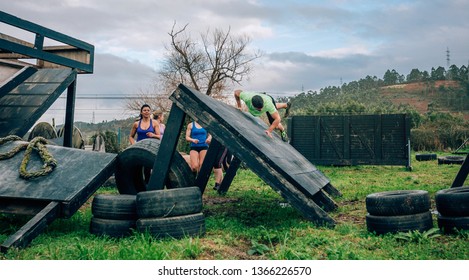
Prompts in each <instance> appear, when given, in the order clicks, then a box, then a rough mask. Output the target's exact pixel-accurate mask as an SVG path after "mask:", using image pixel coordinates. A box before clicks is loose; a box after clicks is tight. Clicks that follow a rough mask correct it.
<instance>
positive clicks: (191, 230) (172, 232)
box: [137, 213, 205, 238]
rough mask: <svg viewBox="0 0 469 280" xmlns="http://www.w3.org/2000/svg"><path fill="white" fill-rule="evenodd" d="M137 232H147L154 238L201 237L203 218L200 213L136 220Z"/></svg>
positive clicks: (203, 226) (203, 229) (203, 224)
mask: <svg viewBox="0 0 469 280" xmlns="http://www.w3.org/2000/svg"><path fill="white" fill-rule="evenodd" d="M137 230H138V231H139V232H148V233H149V234H151V235H152V236H154V237H159V238H164V237H173V238H183V237H187V236H194V237H195V236H203V235H204V234H205V217H204V214H202V213H197V214H192V215H185V216H177V217H170V218H146V219H138V220H137Z"/></svg>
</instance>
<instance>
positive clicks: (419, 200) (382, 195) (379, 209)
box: [365, 190, 430, 216]
mask: <svg viewBox="0 0 469 280" xmlns="http://www.w3.org/2000/svg"><path fill="white" fill-rule="evenodd" d="M365 203H366V210H367V212H368V213H369V214H370V215H374V216H399V215H412V214H417V213H422V212H425V211H428V210H429V209H430V196H429V195H428V192H427V191H423V190H398V191H387V192H379V193H372V194H370V195H368V196H367V197H366V200H365Z"/></svg>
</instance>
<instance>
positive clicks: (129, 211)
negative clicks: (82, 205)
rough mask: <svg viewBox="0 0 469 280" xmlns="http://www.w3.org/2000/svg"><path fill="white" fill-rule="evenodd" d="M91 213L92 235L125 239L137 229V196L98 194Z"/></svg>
mask: <svg viewBox="0 0 469 280" xmlns="http://www.w3.org/2000/svg"><path fill="white" fill-rule="evenodd" d="M91 212H92V213H93V217H92V218H91V224H90V232H91V233H92V234H95V235H99V236H101V235H107V236H110V237H124V236H129V235H130V234H132V231H133V230H134V229H135V227H136V222H137V207H136V197H135V195H113V194H98V195H96V196H95V197H94V198H93V202H92V205H91Z"/></svg>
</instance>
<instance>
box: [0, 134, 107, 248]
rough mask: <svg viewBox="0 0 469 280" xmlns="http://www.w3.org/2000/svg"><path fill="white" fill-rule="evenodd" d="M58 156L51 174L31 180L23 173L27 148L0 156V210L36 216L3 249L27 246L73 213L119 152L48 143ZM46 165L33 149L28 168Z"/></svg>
mask: <svg viewBox="0 0 469 280" xmlns="http://www.w3.org/2000/svg"><path fill="white" fill-rule="evenodd" d="M20 143H24V142H22V141H16V142H9V143H6V144H4V145H2V146H0V154H2V153H6V152H8V151H10V150H12V149H13V148H14V147H15V146H17V145H19V144H20ZM47 149H48V150H49V151H50V152H51V154H52V156H53V157H54V158H55V159H56V160H57V162H58V164H57V167H56V168H55V169H54V170H53V171H52V172H51V173H50V174H48V175H46V176H42V177H38V178H35V179H31V180H25V179H22V178H20V177H19V174H18V170H19V166H20V163H21V160H22V159H23V154H24V152H20V153H18V154H16V155H15V156H14V157H12V158H10V159H7V160H0V181H1V183H0V213H7V214H19V215H28V216H33V217H32V218H31V220H30V221H29V222H28V223H26V224H25V225H24V226H23V227H22V228H21V229H20V230H18V231H17V232H16V233H15V234H13V235H11V236H10V237H9V238H8V239H7V240H6V241H5V242H3V244H2V245H1V246H0V249H1V251H2V252H5V251H7V250H8V249H9V248H11V247H25V246H27V245H28V244H29V243H30V242H31V241H32V240H33V239H34V238H35V237H36V236H37V235H38V234H40V233H41V232H42V231H43V230H44V229H45V227H46V226H47V225H48V224H50V223H51V222H52V221H54V220H55V219H56V218H69V217H71V216H72V215H73V214H74V213H75V212H76V211H77V210H78V209H79V208H80V207H81V206H82V205H83V204H84V203H85V202H86V201H87V200H88V198H90V197H91V195H92V194H93V193H95V192H96V190H97V189H98V188H99V187H100V186H101V185H102V184H103V183H104V182H105V181H106V180H107V179H108V178H109V177H110V176H111V175H112V174H113V173H114V170H115V165H116V160H115V158H116V155H115V154H106V153H96V152H92V151H83V150H79V149H73V148H66V147H60V146H53V145H47ZM41 166H42V160H41V159H40V157H39V156H38V155H37V154H36V153H33V154H32V156H31V162H30V163H29V165H28V170H37V169H40V167H41Z"/></svg>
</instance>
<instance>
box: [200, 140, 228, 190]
mask: <svg viewBox="0 0 469 280" xmlns="http://www.w3.org/2000/svg"><path fill="white" fill-rule="evenodd" d="M220 148H222V146H221V144H220V142H218V141H217V140H216V139H215V138H213V137H212V142H211V143H210V146H209V147H208V151H207V154H206V155H205V158H204V162H203V163H202V167H201V168H200V171H199V174H198V175H197V178H196V179H195V184H196V186H198V187H199V189H200V192H201V193H202V194H203V193H204V192H205V188H206V186H207V183H208V180H209V178H210V175H211V174H212V169H213V164H214V163H215V161H216V160H217V155H218V152H219V151H220Z"/></svg>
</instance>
